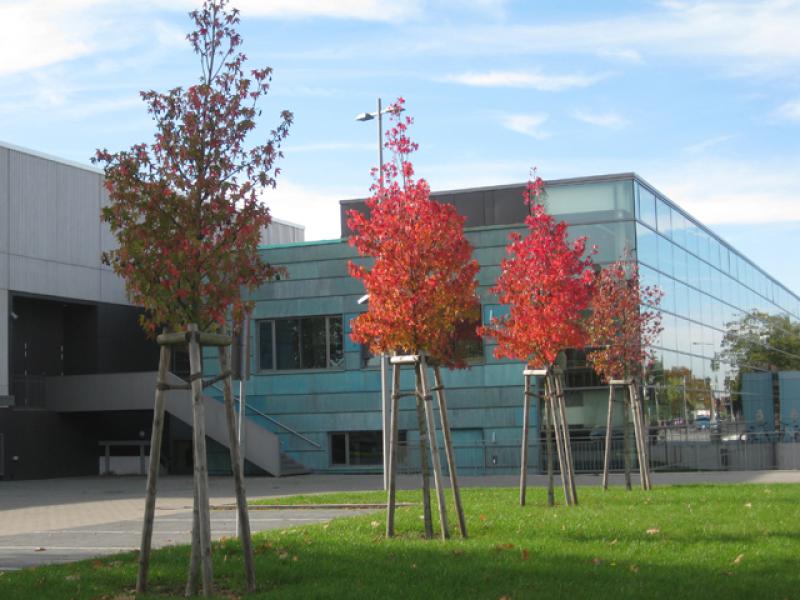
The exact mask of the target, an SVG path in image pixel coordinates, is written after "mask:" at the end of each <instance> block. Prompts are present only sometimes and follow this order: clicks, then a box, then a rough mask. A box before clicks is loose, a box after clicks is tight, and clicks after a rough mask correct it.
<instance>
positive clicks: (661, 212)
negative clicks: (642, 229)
mask: <svg viewBox="0 0 800 600" xmlns="http://www.w3.org/2000/svg"><path fill="white" fill-rule="evenodd" d="M671 213H672V211H671V210H670V208H669V205H667V204H666V203H665V202H663V201H662V200H658V201H657V202H656V218H657V220H658V231H659V233H663V234H664V235H665V236H667V237H670V236H671V235H672V215H671Z"/></svg>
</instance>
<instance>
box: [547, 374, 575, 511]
mask: <svg viewBox="0 0 800 600" xmlns="http://www.w3.org/2000/svg"><path fill="white" fill-rule="evenodd" d="M552 377H553V383H554V387H555V390H556V397H557V398H558V407H559V411H560V412H561V426H562V427H563V436H564V460H565V462H566V465H565V466H566V469H567V481H568V483H569V493H570V502H571V504H572V505H575V506H577V504H578V490H577V489H576V487H575V463H574V461H573V460H572V438H571V436H570V434H569V422H568V421H567V399H566V396H565V395H564V387H563V386H562V385H561V375H559V374H555V373H554V374H553V375H552Z"/></svg>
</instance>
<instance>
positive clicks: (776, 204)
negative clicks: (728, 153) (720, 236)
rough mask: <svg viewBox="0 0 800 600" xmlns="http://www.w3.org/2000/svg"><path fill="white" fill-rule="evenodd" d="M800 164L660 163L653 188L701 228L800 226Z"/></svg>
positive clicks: (786, 161) (783, 161)
mask: <svg viewBox="0 0 800 600" xmlns="http://www.w3.org/2000/svg"><path fill="white" fill-rule="evenodd" d="M799 158H800V157H797V156H791V157H785V158H775V159H773V160H763V161H752V162H739V161H728V160H720V159H711V158H703V159H702V160H699V159H698V160H697V161H694V162H685V163H680V164H676V165H665V164H663V163H660V164H659V165H658V169H656V166H655V165H654V166H653V173H657V174H658V176H657V178H654V179H653V180H652V183H653V185H655V186H656V187H657V188H658V189H659V190H661V191H662V192H664V193H665V194H667V196H669V197H670V198H671V199H672V200H674V201H675V202H677V203H678V204H679V205H680V206H682V207H683V208H685V209H686V210H688V211H689V213H690V214H692V215H694V216H695V217H697V218H698V219H699V220H700V221H701V222H702V223H706V224H710V225H714V224H733V223H739V224H754V223H786V222H792V221H794V222H800V201H798V196H800V191H799V190H800V171H798V169H797V168H796V165H797V164H798V159H799Z"/></svg>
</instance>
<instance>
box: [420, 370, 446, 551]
mask: <svg viewBox="0 0 800 600" xmlns="http://www.w3.org/2000/svg"><path fill="white" fill-rule="evenodd" d="M426 370H427V366H426V364H425V357H424V356H421V357H420V362H419V364H418V365H417V372H418V373H419V383H420V391H421V392H422V400H423V402H422V405H423V407H424V408H425V426H426V428H427V430H428V445H429V446H430V448H431V463H432V464H433V484H434V486H435V487H436V503H437V505H438V506H439V527H440V528H441V533H442V539H443V540H446V539H447V538H449V537H450V528H449V527H448V525H447V504H445V501H444V482H443V481H442V458H441V455H440V454H439V443H438V442H437V440H436V420H435V419H434V417H433V401H432V400H431V397H430V395H429V394H428V382H427V374H426V373H425V371H426Z"/></svg>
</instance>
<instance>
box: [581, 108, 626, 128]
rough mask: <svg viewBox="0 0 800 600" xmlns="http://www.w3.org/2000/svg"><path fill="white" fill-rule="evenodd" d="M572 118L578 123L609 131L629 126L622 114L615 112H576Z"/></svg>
mask: <svg viewBox="0 0 800 600" xmlns="http://www.w3.org/2000/svg"><path fill="white" fill-rule="evenodd" d="M572 116H573V117H574V118H576V119H578V121H583V122H584V123H589V124H590V125H596V126H597V127H606V128H608V129H621V128H622V127H625V126H626V125H628V120H627V119H626V118H625V117H623V116H622V115H620V114H617V113H615V112H607V113H595V112H590V111H586V110H576V111H575V112H574V113H572Z"/></svg>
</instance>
